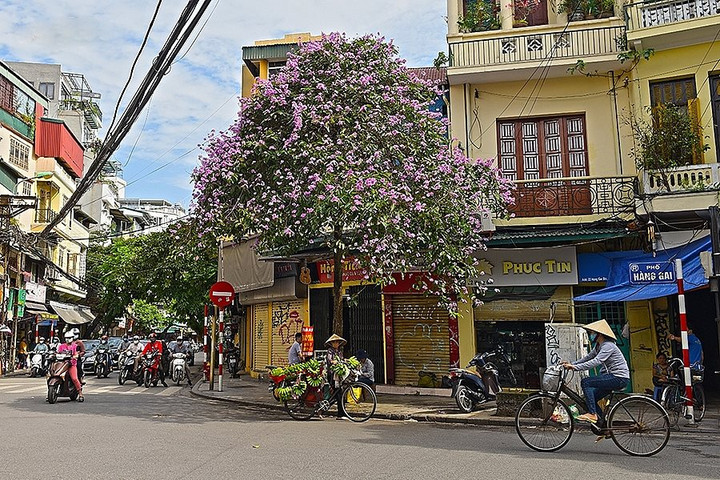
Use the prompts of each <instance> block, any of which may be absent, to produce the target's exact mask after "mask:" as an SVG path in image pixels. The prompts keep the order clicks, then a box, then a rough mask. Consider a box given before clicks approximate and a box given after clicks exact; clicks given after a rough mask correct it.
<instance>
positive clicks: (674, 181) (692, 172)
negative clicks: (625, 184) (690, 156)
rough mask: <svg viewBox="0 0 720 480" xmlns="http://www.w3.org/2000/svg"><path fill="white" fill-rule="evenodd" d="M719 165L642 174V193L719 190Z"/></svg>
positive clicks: (658, 193)
mask: <svg viewBox="0 0 720 480" xmlns="http://www.w3.org/2000/svg"><path fill="white" fill-rule="evenodd" d="M719 165H720V164H717V163H709V164H704V165H686V166H684V167H678V168H673V169H671V170H666V171H664V172H659V171H650V172H644V173H643V192H644V193H645V194H649V195H662V194H667V193H690V192H702V191H708V190H720V167H719Z"/></svg>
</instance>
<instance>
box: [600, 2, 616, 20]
mask: <svg viewBox="0 0 720 480" xmlns="http://www.w3.org/2000/svg"><path fill="white" fill-rule="evenodd" d="M613 16H615V0H600V18H610V17H613Z"/></svg>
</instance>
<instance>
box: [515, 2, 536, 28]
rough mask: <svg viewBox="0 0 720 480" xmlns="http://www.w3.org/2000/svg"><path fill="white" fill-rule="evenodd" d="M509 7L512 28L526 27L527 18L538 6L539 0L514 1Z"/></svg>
mask: <svg viewBox="0 0 720 480" xmlns="http://www.w3.org/2000/svg"><path fill="white" fill-rule="evenodd" d="M508 6H511V7H512V9H513V26H516V27H524V26H527V24H528V21H527V18H528V17H529V16H530V15H532V13H533V12H534V11H535V10H537V8H538V7H539V6H540V0H514V1H513V2H512V4H511V5H508Z"/></svg>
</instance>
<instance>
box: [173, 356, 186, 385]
mask: <svg viewBox="0 0 720 480" xmlns="http://www.w3.org/2000/svg"><path fill="white" fill-rule="evenodd" d="M186 362H187V355H186V354H184V353H173V355H172V363H171V364H170V369H171V370H170V371H171V372H172V377H171V378H172V381H173V382H175V385H180V383H181V382H183V381H184V380H185V363H186Z"/></svg>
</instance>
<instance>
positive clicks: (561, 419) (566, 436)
mask: <svg viewBox="0 0 720 480" xmlns="http://www.w3.org/2000/svg"><path fill="white" fill-rule="evenodd" d="M574 428H575V426H574V424H573V418H572V414H571V413H570V409H569V408H568V406H567V405H565V403H564V402H563V401H562V400H560V399H556V398H555V397H553V396H551V395H545V394H538V395H533V396H532V397H530V398H528V399H527V400H525V401H524V402H523V403H522V404H521V405H520V408H518V410H517V413H516V414H515V430H516V431H517V434H518V436H519V437H520V440H522V441H523V443H524V444H525V445H527V446H528V447H530V448H532V449H533V450H537V451H538V452H554V451H555V450H559V449H561V448H562V447H564V446H565V445H566V444H567V443H568V442H569V441H570V437H571V436H572V433H573V429H574Z"/></svg>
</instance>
